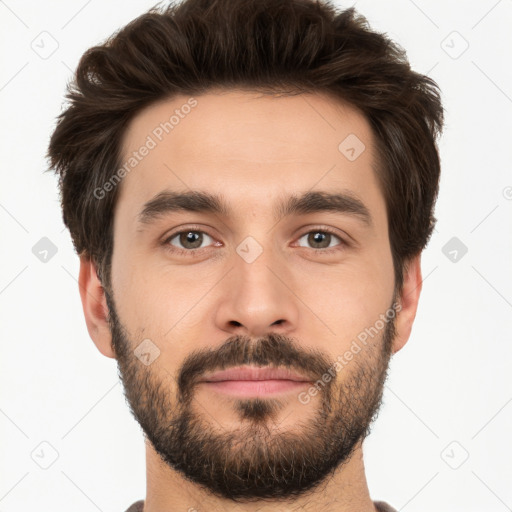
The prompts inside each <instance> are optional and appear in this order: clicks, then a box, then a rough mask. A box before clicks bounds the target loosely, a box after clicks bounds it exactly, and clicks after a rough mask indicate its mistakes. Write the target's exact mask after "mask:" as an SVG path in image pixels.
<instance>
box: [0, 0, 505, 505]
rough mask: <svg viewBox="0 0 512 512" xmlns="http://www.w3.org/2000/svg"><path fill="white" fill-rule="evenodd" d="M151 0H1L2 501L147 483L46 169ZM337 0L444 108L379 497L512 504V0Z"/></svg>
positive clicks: (84, 501)
mask: <svg viewBox="0 0 512 512" xmlns="http://www.w3.org/2000/svg"><path fill="white" fill-rule="evenodd" d="M234 1H235V0H234ZM337 3H339V2H337ZM152 5H153V3H152V2H150V1H145V0H141V1H138V2H133V1H132V2H126V1H124V0H104V1H102V2H100V1H98V0H90V1H88V2H87V1H82V0H79V1H78V0H73V1H69V0H68V1H64V0H61V1H57V0H52V1H48V0H47V1H44V2H37V1H35V0H30V1H21V0H20V1H16V0H5V1H0V38H1V46H0V48H1V66H0V109H1V120H2V122H1V127H0V130H1V137H0V145H1V152H0V155H1V159H2V162H1V173H2V176H1V184H2V185H1V190H0V194H1V195H0V223H1V237H2V238H1V239H2V242H1V246H0V247H1V248H0V251H1V252H0V254H1V265H0V315H1V321H0V332H1V343H2V354H1V359H0V361H1V362H0V365H1V368H0V370H1V371H0V390H1V391H0V393H1V395H0V436H1V437H0V438H1V455H0V512H7V511H9V512H20V511H23V512H27V511H30V510H48V511H49V510H52V511H69V510H73V511H74V512H94V511H95V510H100V511H104V512H106V511H113V512H117V511H124V510H125V508H126V507H127V506H128V505H129V504H131V503H132V502H133V501H135V500H137V499H140V498H144V496H145V458H144V445H143V436H142V433H141V430H140V428H139V426H138V424H137V423H136V422H135V420H134V419H133V418H132V416H131V415H130V413H129V410H128V406H127V405H126V404H125V402H124V397H123V394H122V387H121V384H120V382H119V381H118V376H117V367H116V363H115V361H114V360H112V359H107V358H105V357H104V356H102V355H101V354H100V353H99V352H98V351H97V350H96V348H95V346H94V344H93V343H92V341H91V340H90V338H89V336H88V333H87V330H86V327H85V322H84V319H83V314H82V308H81V303H80V300H79V294H78V286H77V282H76V277H77V271H78V257H77V256H76V255H75V253H74V252H73V248H72V245H71V242H70V238H69V234H68V232H67V230H65V229H64V227H63V224H62V221H61V212H60V207H59V199H58V192H57V182H56V178H55V177H54V176H53V174H51V173H44V172H43V171H44V170H45V169H46V168H47V162H46V160H45V158H44V154H45V152H46V149H47V145H48V140H49V137H50V134H51V132H52V130H53V128H54V124H55V118H56V116H57V115H58V113H59V112H60V110H61V105H62V102H63V95H64V92H65V85H66V82H67V81H68V80H69V79H70V78H71V75H72V70H74V69H75V67H76V65H77V63H78V59H79V58H80V56H81V55H82V53H83V52H84V51H85V50H86V49H87V48H89V47H90V46H92V45H94V44H98V43H100V42H102V41H103V40H104V39H105V38H106V37H107V36H109V35H110V34H111V33H112V32H114V31H115V30H117V29H118V28H120V27H121V26H123V25H124V24H126V23H127V22H129V21H130V20H131V19H133V18H134V17H136V16H138V15H139V14H142V12H144V11H145V10H146V9H147V8H149V7H151V6H152ZM339 5H342V6H343V7H349V6H351V5H356V8H357V10H358V11H359V12H360V13H361V14H363V15H365V16H366V17H367V18H368V20H369V21H370V23H371V25H372V27H373V28H374V29H377V30H379V31H382V32H387V33H388V35H389V36H390V37H391V38H392V39H394V40H395V41H397V42H398V43H399V44H401V45H402V46H403V47H404V48H405V49H406V50H407V54H408V57H409V60H410V62H411V65H412V67H413V68H414V69H415V70H417V71H419V72H422V73H426V74H429V75H430V76H432V77H433V78H434V79H435V80H436V81H437V82H438V84H439V85H440V87H441V90H442V93H443V101H444V105H445V108H446V127H445V131H444V135H443V137H442V140H441V143H440V150H441V158H442V180H441V189H440V196H439V200H438V205H437V209H436V216H437V218H438V225H437V230H436V232H435V234H434V236H433V238H432V240H431V242H430V244H429V246H428V248H427V249H426V251H425V252H424V255H423V260H422V268H423V275H424V278H425V281H424V283H423V292H422V296H421V300H420V305H419V311H418V315H417V318H416V322H415V326H414V329H413V333H412V336H411V339H410V340H409V343H408V344H407V345H406V347H405V348H404V349H403V350H402V351H401V352H399V353H398V354H397V355H396V356H395V357H394V359H393V361H392V364H391V369H390V378H389V380H388V382H387V386H386V391H385V397H384V405H383V408H382V410H381V414H380V416H379V418H378V420H377V422H376V423H375V425H374V428H373V433H372V435H371V436H370V437H369V438H368V439H367V441H366V443H365V460H366V469H367V476H368V483H369V488H370V492H371V495H372V498H373V499H376V500H377V499H383V500H385V501H388V502H389V503H390V504H391V505H393V506H394V507H396V508H397V509H398V510H405V511H406V512H419V511H433V510H435V511H437V512H441V511H453V512H456V511H461V512H462V511H464V512H471V511H483V510H485V511H487V512H494V511H495V512H502V511H506V510H512V465H511V460H512V441H511V427H512V377H511V368H512V366H511V362H512V357H511V355H512V335H511V331H512V286H511V285H512V200H511V199H512V188H511V187H512V171H511V161H512V158H511V157H512V151H511V145H512V144H511V136H512V129H511V128H512V121H511V119H512V69H511V65H510V63H511V62H512V35H511V34H512V30H511V28H510V27H511V26H512V1H511V0H501V1H496V0H481V1H472V2H461V1H457V2H456V1H445V0H443V1H439V0H436V1H426V0H416V1H415V2H413V1H410V0H386V1H382V0H380V1H379V0H366V1H359V2H356V3H355V4H354V3H351V2H346V3H342V4H341V3H339ZM454 31H456V32H457V33H458V34H454V33H453V32H454ZM42 32H46V33H47V34H43V35H41V33H42ZM48 34H50V35H51V36H49V35H48ZM41 38H46V39H45V40H44V44H45V48H46V49H47V50H48V49H49V48H50V49H51V45H52V44H53V45H56V44H58V48H56V51H55V52H54V53H53V54H52V55H50V56H48V58H42V57H41V56H40V55H38V53H36V51H34V49H33V48H34V47H37V45H39V46H40V47H41V46H42V44H43V43H41ZM52 38H53V39H54V40H55V42H52ZM466 44H469V47H468V48H467V49H466V50H465V51H464V52H463V53H462V51H463V50H464V48H465V46H466ZM39 51H43V50H39ZM44 56H45V57H46V55H44ZM455 57H457V58H455ZM507 187H508V188H507ZM42 237H47V238H49V239H50V240H51V241H52V242H53V244H55V246H56V248H57V253H56V254H55V255H54V256H53V257H52V258H50V259H49V260H48V261H47V262H42V261H40V260H39V259H38V258H37V257H36V256H35V255H34V254H33V252H32V248H33V246H34V245H35V244H36V243H37V242H38V241H39V240H40V239H41V238H42ZM452 237H457V238H458V239H459V240H460V241H461V242H462V243H463V244H464V245H465V246H466V247H467V249H468V251H467V253H466V254H465V255H464V256H462V257H460V258H458V260H457V261H456V262H453V261H451V260H450V259H449V258H448V257H447V256H445V254H444V253H443V251H442V248H443V247H444V246H445V244H447V243H448V241H449V240H450V239H451V238H452ZM445 252H448V251H445ZM459 254H461V253H460V252H459ZM43 442H44V443H45V444H43V445H41V443H43ZM47 443H49V444H47ZM50 445H51V447H50ZM54 450H55V452H56V453H57V454H58V458H57V459H56V460H55V462H53V464H51V465H50V467H48V468H47V469H43V468H42V467H40V465H48V464H50V463H51V462H52V460H53V459H52V457H53V456H54ZM466 457H467V460H464V459H465V458H466ZM459 465H460V467H458V469H454V467H456V466H459Z"/></svg>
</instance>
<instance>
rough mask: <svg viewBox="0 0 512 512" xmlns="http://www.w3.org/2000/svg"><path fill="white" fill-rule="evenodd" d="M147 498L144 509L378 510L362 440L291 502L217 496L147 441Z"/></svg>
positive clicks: (212, 511)
mask: <svg viewBox="0 0 512 512" xmlns="http://www.w3.org/2000/svg"><path fill="white" fill-rule="evenodd" d="M146 471H147V474H146V499H145V505H144V512H161V511H162V510H166V511H169V512H174V511H187V512H200V511H203V510H208V511H209V512H234V511H236V512H242V511H244V512H256V511H258V512H270V511H275V510H277V509H278V510H279V511H280V512H295V511H298V510H300V511H301V512H317V511H318V510H322V512H353V511H354V510H357V511H358V512H375V507H374V505H373V502H372V500H371V498H370V494H369V491H368V485H367V482H366V476H365V471H364V463H363V453H362V442H359V443H358V445H357V446H356V448H355V450H354V452H353V453H352V456H351V458H350V459H349V460H348V461H346V462H345V463H344V464H342V465H341V466H340V467H339V468H338V469H337V470H336V471H335V472H334V474H333V475H332V476H330V477H329V478H328V479H327V480H326V481H325V482H322V483H321V484H320V485H319V486H318V487H317V488H315V489H314V490H312V491H309V492H308V493H307V494H304V495H299V496H294V497H293V498H290V499H289V500H287V501H283V500H279V501H277V500H276V501H272V500H270V499H265V500H260V501H251V502H247V503H240V502H234V501H231V500H227V499H225V498H220V497H217V496H213V495H212V494H210V493H208V492H207V491H206V490H205V489H203V488H202V487H200V486H198V485H196V484H194V483H193V482H190V481H188V480H187V479H186V478H184V477H183V476H182V475H181V473H179V472H177V471H175V470H174V469H173V468H170V467H169V466H168V465H167V464H165V463H164V462H163V461H162V460H161V459H160V457H159V456H158V454H157V453H156V452H155V450H154V448H153V446H152V445H151V443H150V442H149V441H147V440H146Z"/></svg>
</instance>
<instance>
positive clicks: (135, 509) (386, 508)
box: [126, 500, 397, 512]
mask: <svg viewBox="0 0 512 512" xmlns="http://www.w3.org/2000/svg"><path fill="white" fill-rule="evenodd" d="M373 504H374V505H375V508H376V509H377V510H378V512H397V511H396V509H394V508H393V507H391V506H390V505H388V504H387V503H386V502H384V501H374V502H373ZM126 512H144V500H139V501H136V502H135V503H134V504H133V505H132V506H131V507H129V508H128V509H127V510H126Z"/></svg>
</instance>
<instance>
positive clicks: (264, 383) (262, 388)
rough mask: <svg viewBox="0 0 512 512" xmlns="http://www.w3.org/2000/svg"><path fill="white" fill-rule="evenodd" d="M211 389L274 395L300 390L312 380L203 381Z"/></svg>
mask: <svg viewBox="0 0 512 512" xmlns="http://www.w3.org/2000/svg"><path fill="white" fill-rule="evenodd" d="M201 384H206V385H207V386H208V387H209V388H210V389H212V390H214V391H218V392H220V393H225V394H229V395H235V396H261V395H274V394H279V393H287V392H291V391H298V390H300V389H302V388H304V386H306V385H310V384H311V383H310V382H298V381H294V380H284V379H272V380H222V381H218V382H201Z"/></svg>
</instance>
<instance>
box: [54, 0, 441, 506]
mask: <svg viewBox="0 0 512 512" xmlns="http://www.w3.org/2000/svg"><path fill="white" fill-rule="evenodd" d="M68 100H69V102H70V103H69V106H68V107H67V109H66V110H65V111H64V112H63V113H62V114H61V115H60V117H59V120H58V124H57V127H56V129H55V132H54V133H53V135H52V138H51V141H50V147H49V152H48V155H49V158H50V162H51V167H52V168H53V169H55V170H56V171H57V172H58V173H59V174H60V187H61V197H62V208H63V217H64V222H65V224H66V226H67V227H68V228H69V230H70V232H71V236H72V239H73V243H74V245H75V248H76V250H77V252H78V254H79V255H80V258H81V273H80V285H81V286H80V292H81V296H82V302H83V305H84V313H85V316H86V321H87V326H88V329H89V332H90V334H91V337H92V338H93V340H94V342H95V343H96V345H97V347H98V349H99V350H100V351H101V352H102V353H103V354H105V355H107V356H110V357H115V358H116V359H117V361H118V365H119V371H120V375H121V378H122V380H123V383H124V387H125V393H126V396H127V398H128V401H129V403H130V406H131V408H132V412H133V413H134V416H135V418H136V419H137V420H138V421H139V423H140V424H141V426H142V428H143V430H144V432H145V434H146V436H147V439H148V440H149V442H150V443H151V445H152V448H153V449H154V450H155V452H156V453H158V455H159V456H160V457H161V459H162V460H163V461H164V462H165V463H166V464H168V465H169V467H171V468H173V469H174V470H176V471H178V472H180V473H182V474H183V475H184V476H186V477H187V478H189V479H191V480H192V481H194V482H196V483H197V484H199V485H202V486H204V487H205V488H206V489H208V490H209V491H211V492H213V493H216V494H218V495H220V496H223V497H226V498H230V499H252V498H262V497H275V498H287V497H289V496H291V495H293V494H296V493H298V492H305V491H306V490H307V489H312V488H314V487H315V486H316V485H318V484H319V483H320V482H322V481H323V480H324V479H325V478H326V477H327V475H328V474H330V473H331V472H333V471H335V470H336V469H338V468H340V467H341V466H342V464H343V463H344V462H346V461H348V460H350V457H351V454H352V453H353V451H354V449H355V448H356V447H357V446H358V444H359V443H360V442H361V441H362V440H363V439H364V437H365V436H366V435H367V434H368V432H369V427H370V424H371V422H372V420H373V419H374V418H375V416H376V413H377V411H378V408H379V404H380V400H381V395H382V389H383V386H384V381H385V377H386V371H387V366H388V362H389V358H390V356H391V355H392V354H393V353H394V352H396V351H397V350H399V349H400V348H401V347H402V346H403V345H404V344H405V342H406V341H407V339H408V338H409V335H410V331H411V328H412V323H413V320H414V316H415V313H416V307H417V303H418V299H419V293H420V290H421V271H420V255H421V251H422V250H423V249H424V247H425V246H426V245H427V243H428V240H429V238H430V235H431V233H432V230H433V228H434V223H435V218H434V215H433V210H434V205H435V200H436V197H437V192H438V183H439V172H440V163H439V156H438V150H437V146H436V138H437V135H438V134H439V132H440V130H441V128H442V121H443V110H442V106H441V102H440V97H439V92H438V89H437V86H436V84H435V83H434V82H433V81H432V80H431V79H430V78H428V77H426V76H424V75H421V74H418V73H416V72H414V71H413V70H411V68H410V66H409V64H408V62H407V59H406V56H405V52H404V51H403V50H402V49H401V48H399V47H398V46H397V45H396V44H394V43H393V42H392V41H390V40H389V39H388V38H387V37H386V36H385V35H384V34H379V33H376V32H374V31H372V30H371V29H370V27H369V26H368V25H367V23H366V21H365V19H364V18H363V17H361V16H360V15H357V14H356V13H355V11H354V10H353V9H348V10H345V11H337V10H336V9H335V8H334V7H332V6H331V5H329V4H328V3H320V2H315V1H312V0H286V1H280V2H276V1H275V0H250V1H247V2H238V3H233V2H231V1H229V0H214V1H213V2H212V1H206V0H187V1H185V2H183V3H182V4H178V5H172V6H170V7H168V8H167V9H161V10H157V9H153V10H151V11H150V12H148V13H146V14H144V15H142V16H141V17H139V18H137V19H136V20H134V21H133V22H131V23H130V24H129V25H127V26H126V27H125V28H123V29H122V30H120V31H119V32H118V33H116V34H115V35H114V36H112V37H111V38H110V39H109V40H107V41H106V42H105V43H104V44H103V45H101V46H97V47H93V48H91V49H89V50H88V51H87V52H86V53H85V54H84V56H83V57H82V59H81V61H80V63H79V66H78V69H77V72H76V78H75V80H74V82H73V83H72V84H71V85H70V88H69V93H68ZM243 365H251V366H260V367H261V366H265V367H272V368H286V369H288V370H290V371H292V372H295V373H296V374H300V375H301V376H302V377H303V380H302V381H301V382H295V384H293V385H292V386H291V387H290V388H289V389H288V390H287V391H286V392H284V391H282V390H281V391H280V392H275V393H270V392H268V393H263V394H260V395H258V396H256V395H254V396H248V395H247V394H246V395H243V396H242V395H236V394H234V393H233V392H232V391H230V392H226V390H224V391H222V390H220V389H219V387H218V386H217V385H212V383H211V382H208V381H207V376H208V375H209V373H214V372H216V371H219V370H223V369H229V368H234V367H239V366H243ZM326 376H327V377H326ZM205 379H206V380H205ZM315 390H316V391H315ZM298 447H299V448H298ZM197 453H200V454H202V455H201V456H200V457H197V456H195V457H192V458H191V457H190V455H191V454H194V455H195V454H197Z"/></svg>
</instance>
